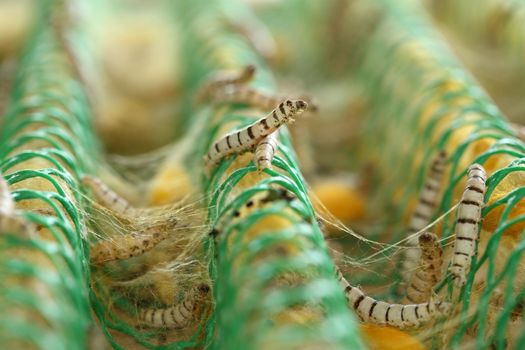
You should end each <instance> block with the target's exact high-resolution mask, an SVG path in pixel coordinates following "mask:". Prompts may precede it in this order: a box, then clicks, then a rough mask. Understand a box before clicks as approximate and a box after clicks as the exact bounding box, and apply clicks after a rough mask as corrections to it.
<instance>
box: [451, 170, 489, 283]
mask: <svg viewBox="0 0 525 350" xmlns="http://www.w3.org/2000/svg"><path fill="white" fill-rule="evenodd" d="M467 176H468V178H467V183H466V188H465V192H463V196H462V197H461V202H460V204H459V208H458V216H457V220H456V230H455V234H456V240H455V243H454V255H453V256H452V261H451V264H450V268H449V272H450V274H451V275H452V278H453V279H454V282H455V284H456V286H458V287H461V286H463V285H464V284H465V282H466V277H467V274H468V273H469V271H470V264H471V260H472V257H473V256H474V254H475V250H476V242H477V240H478V235H479V224H480V221H481V209H482V207H483V205H484V204H485V202H484V200H485V198H484V197H485V189H486V186H485V182H486V179H487V174H486V172H485V169H484V168H483V167H482V166H481V165H479V164H473V165H472V166H470V168H469V169H468V173H467Z"/></svg>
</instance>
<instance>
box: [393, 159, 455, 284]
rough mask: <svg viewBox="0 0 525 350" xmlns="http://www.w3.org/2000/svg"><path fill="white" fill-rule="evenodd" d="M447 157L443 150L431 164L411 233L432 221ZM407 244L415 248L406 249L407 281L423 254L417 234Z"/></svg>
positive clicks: (404, 268)
mask: <svg viewBox="0 0 525 350" xmlns="http://www.w3.org/2000/svg"><path fill="white" fill-rule="evenodd" d="M446 158H447V157H446V153H445V152H444V151H441V152H439V153H438V154H437V155H436V157H435V158H434V159H433V160H432V162H431V164H430V168H429V169H428V172H427V177H426V179H425V183H424V185H423V189H422V191H421V194H420V196H419V199H418V203H417V205H416V208H415V210H414V213H413V214H412V216H411V218H410V224H409V234H410V235H413V234H414V233H416V232H419V231H420V230H422V229H423V228H424V227H426V226H427V225H428V224H429V223H430V222H431V219H432V216H433V215H434V211H435V208H436V205H437V200H438V196H439V191H440V185H441V179H442V178H443V173H444V171H445V166H446ZM407 244H408V245H409V246H412V247H413V248H409V249H407V250H406V252H405V260H404V261H403V266H402V272H403V275H404V276H405V280H406V281H408V280H409V279H410V278H411V276H412V273H413V271H414V269H415V268H416V266H417V263H418V261H419V257H420V255H421V251H420V249H419V247H418V238H417V236H413V237H410V238H409V239H408V241H407Z"/></svg>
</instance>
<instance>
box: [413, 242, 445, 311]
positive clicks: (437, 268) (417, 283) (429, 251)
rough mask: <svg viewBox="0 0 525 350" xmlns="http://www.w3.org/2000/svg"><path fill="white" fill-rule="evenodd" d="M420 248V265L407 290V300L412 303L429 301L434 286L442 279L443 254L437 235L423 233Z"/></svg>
mask: <svg viewBox="0 0 525 350" xmlns="http://www.w3.org/2000/svg"><path fill="white" fill-rule="evenodd" d="M419 247H420V249H421V256H420V260H419V264H418V267H417V269H416V272H415V273H414V274H413V275H412V279H411V281H410V284H409V286H408V289H407V300H408V301H409V302H411V303H422V302H424V301H426V300H428V299H429V298H430V297H431V295H432V288H433V286H434V285H435V284H436V283H437V282H438V281H439V280H440V278H441V266H442V264H443V261H442V256H443V252H442V250H441V245H440V244H439V241H438V238H437V237H436V235H435V234H433V233H430V232H425V233H423V234H422V235H421V236H419Z"/></svg>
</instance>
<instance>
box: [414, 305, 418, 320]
mask: <svg viewBox="0 0 525 350" xmlns="http://www.w3.org/2000/svg"><path fill="white" fill-rule="evenodd" d="M418 309H419V305H416V307H415V308H414V313H415V314H416V318H417V319H419V312H418Z"/></svg>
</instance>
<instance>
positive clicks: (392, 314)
mask: <svg viewBox="0 0 525 350" xmlns="http://www.w3.org/2000/svg"><path fill="white" fill-rule="evenodd" d="M336 273H337V278H338V280H339V283H340V284H341V286H342V287H343V288H344V292H345V295H346V299H347V301H348V305H349V306H350V307H351V308H352V309H353V310H354V311H355V312H356V313H357V315H358V316H359V318H360V319H361V320H362V321H363V322H368V323H373V324H377V325H388V326H392V327H396V328H401V329H402V328H415V327H419V326H421V325H423V324H425V323H428V322H430V321H432V320H434V319H436V318H437V317H439V316H441V315H444V314H447V313H448V311H449V309H450V305H449V304H448V303H445V302H441V301H428V302H425V303H421V304H406V305H404V304H390V303H387V302H384V301H378V300H375V299H374V298H371V297H369V296H367V295H365V293H363V292H362V291H361V290H360V289H359V288H357V287H353V286H352V285H350V283H348V281H347V280H346V279H345V278H344V276H343V274H342V273H341V271H340V270H339V269H338V268H336Z"/></svg>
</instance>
